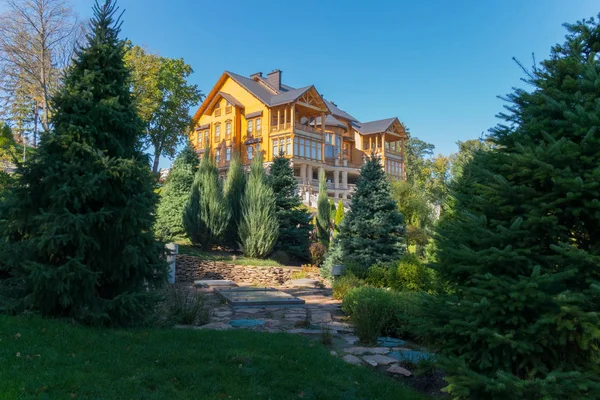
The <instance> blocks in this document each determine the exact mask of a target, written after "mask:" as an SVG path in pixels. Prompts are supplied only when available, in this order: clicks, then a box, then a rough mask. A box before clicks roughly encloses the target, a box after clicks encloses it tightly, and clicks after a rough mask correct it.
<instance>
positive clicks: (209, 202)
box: [183, 149, 231, 250]
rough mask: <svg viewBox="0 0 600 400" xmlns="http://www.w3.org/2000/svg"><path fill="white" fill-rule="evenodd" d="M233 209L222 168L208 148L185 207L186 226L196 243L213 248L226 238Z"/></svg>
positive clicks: (193, 241)
mask: <svg viewBox="0 0 600 400" xmlns="http://www.w3.org/2000/svg"><path fill="white" fill-rule="evenodd" d="M230 217H231V212H230V210H229V207H228V205H227V202H226V201H225V196H224V194H223V185H222V184H221V180H220V179H219V170H218V169H217V166H216V165H215V162H214V160H213V158H212V157H211V155H210V151H209V149H205V151H204V156H203V157H202V160H201V161H200V167H199V168H198V171H197V172H196V176H195V178H194V183H193V185H192V187H191V193H190V198H189V200H188V202H187V204H186V206H185V208H184V210H183V225H184V228H185V231H186V233H187V235H188V238H189V239H190V241H191V242H192V244H194V245H196V246H201V247H202V248H203V249H206V250H210V249H212V247H213V245H215V244H217V243H219V242H221V241H222V239H223V237H224V235H225V231H226V230H227V227H228V226H229V220H230Z"/></svg>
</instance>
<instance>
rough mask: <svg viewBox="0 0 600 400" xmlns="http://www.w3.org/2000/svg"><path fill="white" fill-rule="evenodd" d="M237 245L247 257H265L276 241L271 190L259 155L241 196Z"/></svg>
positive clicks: (273, 201)
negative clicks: (242, 196) (240, 217)
mask: <svg viewBox="0 0 600 400" xmlns="http://www.w3.org/2000/svg"><path fill="white" fill-rule="evenodd" d="M239 235H240V246H241V247H242V251H243V252H244V255H246V256H247V257H256V258H265V257H267V256H268V255H269V254H271V251H272V250H273V247H274V246H275V243H277V238H278V237H279V223H278V221H277V207H276V205H275V194H274V193H273V189H271V187H270V186H269V184H268V183H267V177H266V174H265V170H264V167H263V159H262V155H258V156H257V157H255V158H254V160H253V161H252V166H251V168H250V176H249V177H248V184H247V185H246V193H245V196H244V198H243V199H242V220H241V223H240V229H239Z"/></svg>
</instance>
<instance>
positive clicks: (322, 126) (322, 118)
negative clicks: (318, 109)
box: [321, 113, 325, 136]
mask: <svg viewBox="0 0 600 400" xmlns="http://www.w3.org/2000/svg"><path fill="white" fill-rule="evenodd" d="M321 133H322V134H323V136H325V113H321Z"/></svg>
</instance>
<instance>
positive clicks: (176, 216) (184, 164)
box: [154, 144, 200, 242]
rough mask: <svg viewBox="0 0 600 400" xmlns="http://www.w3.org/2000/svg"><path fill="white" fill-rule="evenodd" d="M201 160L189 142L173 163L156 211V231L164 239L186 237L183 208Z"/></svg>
mask: <svg viewBox="0 0 600 400" xmlns="http://www.w3.org/2000/svg"><path fill="white" fill-rule="evenodd" d="M199 162H200V160H199V159H198V155H197V154H196V152H195V151H194V149H193V148H192V147H191V146H190V145H189V144H188V146H186V147H185V148H184V149H183V150H182V151H181V153H179V155H178V156H177V158H176V159H175V162H174V163H173V168H171V171H170V172H169V176H168V177H167V180H166V182H165V185H164V186H163V188H162V191H161V195H160V202H159V203H158V209H157V211H156V225H155V226H154V231H155V232H156V237H157V238H159V239H160V240H162V241H165V242H174V241H177V240H181V239H183V238H185V229H184V226H183V217H182V216H183V209H184V208H185V205H186V203H187V201H188V199H189V197H190V189H191V187H192V185H193V183H194V175H195V173H196V170H197V169H198V164H199Z"/></svg>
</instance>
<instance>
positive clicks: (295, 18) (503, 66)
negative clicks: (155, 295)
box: [74, 0, 600, 167]
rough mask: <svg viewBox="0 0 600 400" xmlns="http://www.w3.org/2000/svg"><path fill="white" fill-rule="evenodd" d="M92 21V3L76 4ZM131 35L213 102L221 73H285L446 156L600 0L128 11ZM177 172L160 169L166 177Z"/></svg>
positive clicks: (137, 5) (146, 5)
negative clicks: (183, 71)
mask: <svg viewBox="0 0 600 400" xmlns="http://www.w3.org/2000/svg"><path fill="white" fill-rule="evenodd" d="M74 1H75V5H76V9H77V11H78V12H79V13H80V14H82V15H83V16H89V15H90V12H91V11H90V10H91V9H90V4H91V1H89V0H74ZM119 5H120V6H121V7H122V8H123V9H125V14H124V17H123V19H124V24H123V34H124V36H126V37H128V38H129V39H131V40H132V41H133V42H134V43H135V44H140V45H144V46H146V47H148V48H149V49H150V50H152V51H154V52H157V53H159V54H161V55H163V56H168V57H176V58H180V57H182V58H184V59H185V61H186V62H187V63H189V64H191V65H192V67H193V68H194V71H195V73H194V74H193V76H192V77H191V82H193V83H195V84H197V85H198V86H199V87H200V89H202V91H203V92H204V93H208V92H209V91H210V89H211V88H212V86H213V85H214V84H215V82H216V80H217V79H218V78H219V76H220V74H221V73H222V72H223V71H224V70H230V71H233V72H236V73H239V74H243V75H249V74H251V73H254V72H258V71H263V72H269V71H271V70H272V69H275V68H279V69H281V70H282V71H283V80H284V82H285V83H287V84H289V85H291V86H296V87H300V86H306V85H310V84H314V85H315V86H316V88H317V90H318V91H319V92H320V93H322V94H323V95H324V96H325V97H326V98H328V99H330V100H333V101H334V102H336V103H337V104H338V106H340V107H341V108H342V109H345V110H346V111H348V112H349V113H351V114H352V115H354V116H355V117H357V118H359V119H360V120H363V121H368V120H374V119H380V118H387V117H392V116H397V117H399V118H400V120H401V121H403V122H404V123H405V124H406V126H407V127H408V128H409V129H410V132H411V134H412V135H413V136H416V137H418V138H420V139H422V140H425V141H427V142H430V143H433V144H435V146H436V152H438V153H442V154H450V153H453V152H455V151H456V145H455V143H456V141H458V140H467V139H472V138H476V137H478V136H479V135H480V134H481V132H483V131H487V130H488V129H489V128H490V127H492V126H494V125H495V124H496V123H497V119H496V118H495V115H496V114H497V113H498V112H499V111H501V110H502V106H503V102H502V101H501V100H499V99H497V97H496V96H497V95H504V94H506V93H509V92H510V91H511V88H512V87H514V86H521V87H523V85H524V84H523V83H522V82H520V78H522V77H523V73H522V71H521V70H520V69H519V68H518V66H517V65H516V64H515V63H514V62H513V61H512V57H513V56H514V57H516V58H517V59H519V60H520V61H522V62H523V63H524V64H525V65H527V66H529V65H531V54H532V53H535V55H536V58H537V59H538V60H541V59H543V58H546V57H547V56H548V54H549V50H550V47H551V46H552V45H553V44H555V43H557V42H562V41H563V38H564V35H565V30H564V28H563V27H562V24H563V23H564V22H575V21H577V20H580V19H582V18H589V17H591V16H595V15H596V14H597V13H598V12H600V2H598V1H597V0H502V1H500V0H485V1H481V0H471V1H456V0H455V1H442V0H438V1H426V0H422V1H410V2H408V1H393V0H389V1H354V0H347V1H330V0H328V1H325V0H321V1H316V0H305V1H288V0H283V1H241V0H230V1H227V2H221V1H205V0H170V1H167V0H120V1H119ZM168 165H170V162H169V161H167V160H162V161H161V167H166V166H168Z"/></svg>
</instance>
